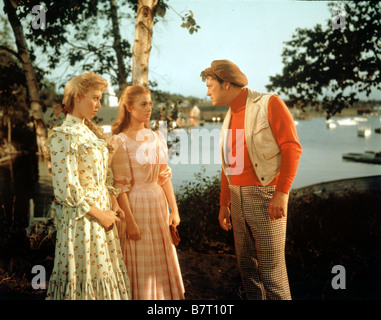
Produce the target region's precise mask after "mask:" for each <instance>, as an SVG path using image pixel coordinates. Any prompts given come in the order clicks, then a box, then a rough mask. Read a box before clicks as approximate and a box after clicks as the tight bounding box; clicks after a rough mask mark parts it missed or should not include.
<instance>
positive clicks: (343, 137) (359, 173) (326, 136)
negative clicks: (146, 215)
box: [171, 116, 381, 189]
mask: <svg viewBox="0 0 381 320" xmlns="http://www.w3.org/2000/svg"><path fill="white" fill-rule="evenodd" d="M358 118H361V119H362V120H367V121H359V122H357V124H356V125H339V124H338V123H337V121H338V120H340V119H341V118H339V117H333V118H332V120H333V121H334V122H335V123H336V124H337V127H336V128H335V129H328V128H327V124H326V120H325V118H314V119H312V120H298V121H297V125H296V128H297V132H298V137H299V141H300V143H301V145H302V148H303V153H302V156H301V158H300V162H299V167H298V172H297V175H296V177H295V179H294V183H293V185H292V189H294V188H301V187H305V186H308V185H311V184H315V183H320V182H326V181H332V180H338V179H346V178H355V177H364V176H372V175H380V174H381V165H375V164H366V163H356V162H350V161H345V160H342V155H343V154H344V153H349V152H356V153H362V152H365V151H366V150H372V151H376V152H379V151H381V134H376V133H375V132H374V129H375V128H380V127H381V121H380V119H381V117H380V116H372V117H369V118H365V117H355V118H351V119H358ZM364 125H366V126H370V127H371V131H372V134H371V136H370V137H368V138H363V137H358V135H357V129H358V126H364ZM220 127H221V124H218V125H215V124H210V125H207V126H205V128H207V129H209V130H213V129H214V128H220ZM211 146H213V144H211ZM217 147H218V144H217ZM213 152H214V150H211V151H210V153H211V154H212V153H213ZM211 158H212V156H211ZM201 162H202V161H201V160H200V163H201ZM188 163H190V160H189V161H188ZM202 166H203V167H204V168H205V170H206V174H207V175H215V174H217V172H218V170H220V165H219V164H206V165H202V164H200V165H192V164H188V165H179V164H177V165H171V168H172V171H173V178H172V182H173V184H174V187H175V189H177V188H178V187H179V186H181V184H182V183H184V182H186V181H189V180H192V179H194V173H195V172H197V171H199V170H200V168H201V167H202Z"/></svg>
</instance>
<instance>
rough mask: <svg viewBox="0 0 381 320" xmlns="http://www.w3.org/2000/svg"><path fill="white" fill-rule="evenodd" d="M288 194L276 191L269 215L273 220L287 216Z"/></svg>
mask: <svg viewBox="0 0 381 320" xmlns="http://www.w3.org/2000/svg"><path fill="white" fill-rule="evenodd" d="M287 205H288V194H287V193H284V192H281V191H275V193H274V195H273V197H272V198H271V200H270V202H269V216H270V219H271V220H275V219H280V218H282V217H286V216H287Z"/></svg>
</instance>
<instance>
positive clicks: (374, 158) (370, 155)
mask: <svg viewBox="0 0 381 320" xmlns="http://www.w3.org/2000/svg"><path fill="white" fill-rule="evenodd" d="M343 160H349V161H355V162H364V163H372V164H381V152H374V151H365V152H364V153H353V152H349V153H344V154H343Z"/></svg>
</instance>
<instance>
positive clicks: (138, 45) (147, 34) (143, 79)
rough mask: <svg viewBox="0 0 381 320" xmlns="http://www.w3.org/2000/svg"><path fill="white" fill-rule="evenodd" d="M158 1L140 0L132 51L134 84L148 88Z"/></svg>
mask: <svg viewBox="0 0 381 320" xmlns="http://www.w3.org/2000/svg"><path fill="white" fill-rule="evenodd" d="M157 2H158V0H139V3H138V10H137V16H136V25H135V42H134V48H133V50H132V62H133V67H132V84H133V85H143V86H146V87H148V62H149V55H150V52H151V48H152V45H151V42H152V32H153V10H154V9H155V7H156V5H157Z"/></svg>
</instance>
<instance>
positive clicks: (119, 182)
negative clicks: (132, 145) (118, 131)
mask: <svg viewBox="0 0 381 320" xmlns="http://www.w3.org/2000/svg"><path fill="white" fill-rule="evenodd" d="M111 143H112V145H113V147H114V152H113V154H112V156H111V170H112V174H113V176H114V188H117V189H119V192H120V193H123V192H128V191H130V189H131V182H132V175H131V167H130V161H129V159H128V150H127V149H126V145H125V143H123V139H122V138H121V137H120V136H118V135H114V136H113V137H112V140H111Z"/></svg>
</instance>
